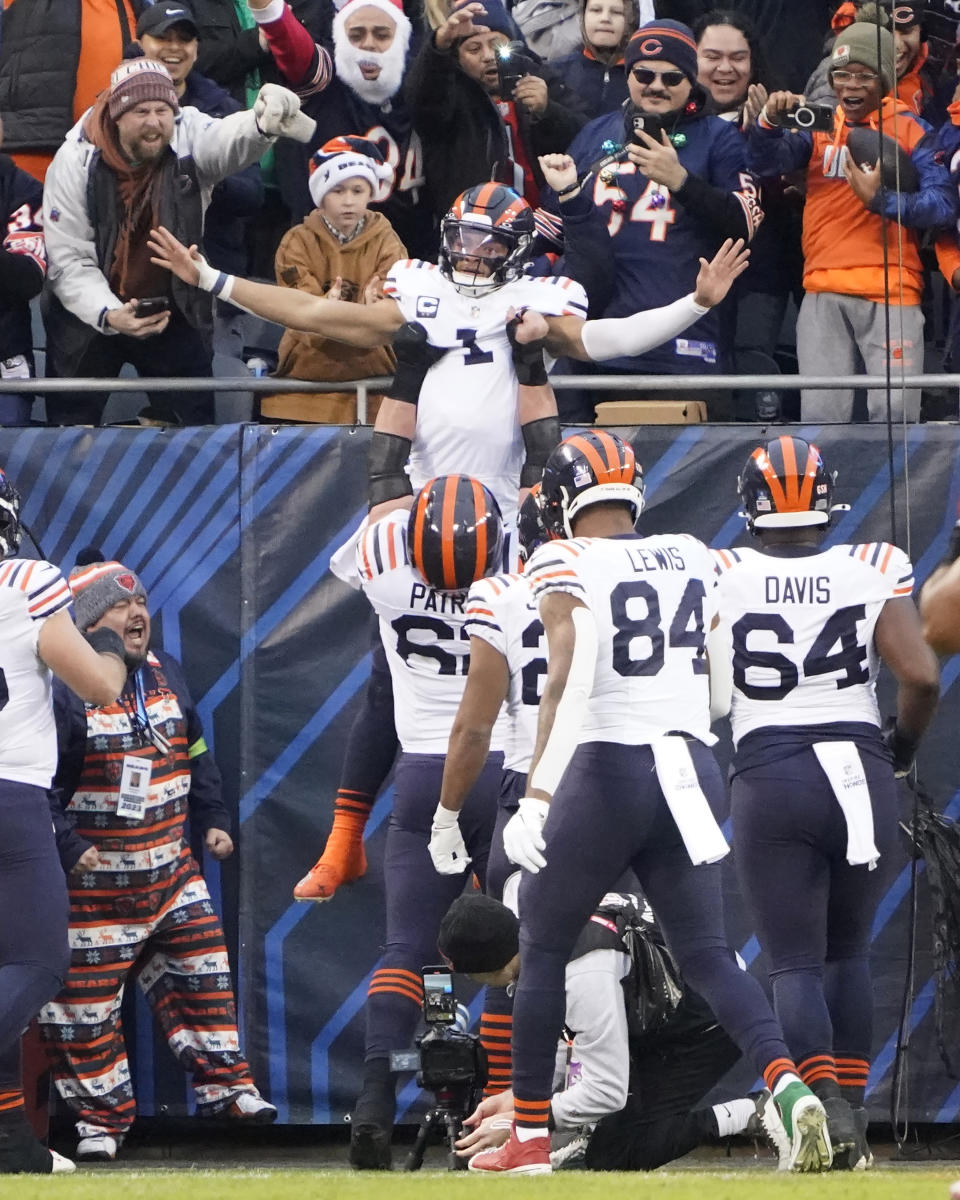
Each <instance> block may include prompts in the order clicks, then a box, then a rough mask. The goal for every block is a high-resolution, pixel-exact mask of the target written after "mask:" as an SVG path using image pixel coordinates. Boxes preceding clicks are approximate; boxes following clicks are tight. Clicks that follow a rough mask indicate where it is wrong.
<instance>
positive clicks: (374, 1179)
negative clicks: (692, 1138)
mask: <svg viewBox="0 0 960 1200" xmlns="http://www.w3.org/2000/svg"><path fill="white" fill-rule="evenodd" d="M958 1176H960V1167H957V1166H954V1167H952V1168H951V1167H947V1168H946V1169H938V1170H924V1169H918V1168H909V1169H906V1170H904V1169H881V1170H875V1171H871V1172H869V1173H867V1174H857V1175H847V1174H830V1175H825V1176H817V1175H808V1176H803V1175H777V1174H776V1173H767V1172H763V1171H747V1172H744V1171H729V1172H724V1171H691V1170H686V1171H676V1172H665V1171H657V1172H655V1173H654V1174H650V1175H640V1174H613V1173H611V1174H604V1175H591V1174H587V1173H585V1172H582V1171H568V1172H562V1173H559V1174H556V1175H553V1176H551V1177H550V1178H537V1179H522V1178H518V1179H478V1178H475V1177H474V1176H472V1175H466V1174H460V1173H459V1172H458V1173H450V1172H446V1171H421V1172H419V1173H417V1174H411V1175H407V1174H402V1173H398V1172H394V1173H391V1174H389V1175H387V1174H380V1173H377V1174H373V1173H371V1174H364V1175H357V1174H356V1173H350V1172H347V1171H339V1170H329V1169H320V1170H296V1171H288V1170H282V1171H281V1170H276V1171H275V1170H262V1169H256V1170H253V1169H252V1170H223V1171H208V1170H189V1169H187V1170H179V1171H169V1170H164V1169H156V1170H153V1169H151V1170H146V1171H121V1170H116V1169H110V1170H100V1171H91V1170H86V1171H82V1172H80V1173H78V1174H77V1175H73V1176H57V1177H50V1176H46V1177H36V1176H31V1177H27V1176H16V1177H14V1176H7V1177H5V1178H3V1179H0V1196H2V1197H8V1196H9V1197H11V1200H247V1198H248V1197H249V1198H250V1200H253V1198H254V1197H256V1198H257V1200H261V1198H267V1197H268V1198H269V1200H449V1198H450V1197H455V1198H456V1200H462V1198H464V1197H467V1196H470V1197H477V1198H478V1200H479V1198H482V1200H494V1198H495V1197H501V1196H503V1195H504V1194H505V1195H506V1196H507V1197H508V1198H513V1197H523V1200H527V1198H531V1200H532V1198H534V1197H535V1198H536V1200H610V1198H611V1197H620V1196H623V1197H630V1198H631V1200H633V1198H634V1197H642V1198H643V1200H648V1198H649V1200H780V1198H781V1197H782V1198H783V1200H806V1198H809V1200H820V1198H821V1197H823V1198H825V1200H948V1195H949V1193H948V1188H949V1185H950V1183H951V1182H952V1181H953V1180H954V1179H956V1178H958Z"/></svg>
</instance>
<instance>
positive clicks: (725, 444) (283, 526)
mask: <svg viewBox="0 0 960 1200" xmlns="http://www.w3.org/2000/svg"><path fill="white" fill-rule="evenodd" d="M623 432H625V433H626V434H627V435H628V436H629V437H631V439H632V440H633V441H634V444H635V446H636V448H637V451H638V455H639V457H640V460H641V461H642V463H643V465H644V468H645V474H646V479H647V511H646V513H645V515H644V518H643V529H645V530H647V531H649V532H651V533H654V532H665V531H669V530H675V529H680V530H685V531H689V532H691V533H694V534H696V535H697V536H699V537H701V538H702V539H703V540H704V541H705V542H707V543H708V544H709V545H711V546H714V547H723V546H728V545H732V544H736V543H737V542H738V541H741V540H743V539H744V538H745V536H746V535H745V534H744V532H743V529H744V527H743V521H742V519H741V518H740V517H739V516H738V507H739V506H738V504H737V497H736V492H735V484H736V477H737V474H738V472H739V470H740V468H741V466H742V465H743V462H744V460H745V459H746V456H747V454H748V452H749V450H750V449H751V448H752V446H753V445H755V444H756V441H757V440H758V436H759V430H757V429H756V428H754V427H749V426H740V427H730V426H727V427H711V426H684V427H679V428H673V427H665V426H652V427H648V428H641V429H631V430H625V431H623ZM777 432H779V430H778V431H777ZM800 432H801V433H802V435H803V436H806V437H809V438H814V439H816V440H817V441H818V443H819V444H820V446H821V447H822V449H823V451H824V454H825V457H826V458H827V460H828V465H829V466H830V467H831V468H833V469H836V470H837V471H838V472H839V487H838V492H837V499H838V500H840V501H843V502H845V503H848V504H850V506H851V508H850V511H849V512H847V513H844V514H842V515H840V516H839V517H838V519H837V521H836V523H835V526H834V528H833V529H832V530H831V532H830V535H829V538H830V541H832V542H836V541H849V542H868V541H877V540H884V539H888V538H889V536H890V496H889V490H888V483H889V479H888V467H887V452H886V432H885V430H884V429H882V428H871V427H867V426H858V427H831V426H825V427H823V428H819V429H818V428H810V429H804V430H801V431H800ZM368 438H369V430H367V429H356V430H355V429H347V428H338V427H333V428H326V427H321V428H312V429H310V428H306V429H301V428H293V427H289V428H282V429H271V428H269V427H266V426H255V425H232V426H221V427H216V428H212V429H186V430H181V431H175V432H166V431H158V430H139V429H138V430H130V429H106V430H92V431H91V430H81V429H65V430H45V429H31V430H0V463H2V464H3V466H4V468H5V469H6V470H7V472H8V474H9V475H10V477H11V478H12V479H13V480H14V482H15V483H16V484H17V486H18V487H19V488H20V489H21V492H22V493H23V495H24V497H25V503H24V515H25V517H26V521H27V523H28V525H29V526H30V528H31V530H32V531H33V533H34V534H35V535H36V536H37V539H38V540H39V542H40V544H41V545H42V548H43V554H44V556H45V557H47V558H49V559H50V560H51V561H53V562H55V563H57V564H58V565H59V566H61V567H62V568H63V569H64V570H65V571H66V570H68V569H69V567H70V566H71V565H72V563H73V561H74V558H75V555H76V552H77V551H78V550H79V549H80V548H81V547H83V546H86V545H90V544H95V545H98V546H100V547H101V548H102V549H103V550H104V551H105V553H106V554H107V555H108V557H116V558H119V559H121V560H123V561H124V562H125V563H127V565H129V566H131V567H132V568H134V569H135V570H136V571H137V572H138V573H139V574H140V576H141V578H142V579H143V580H144V583H145V585H146V587H147V589H148V591H149V593H150V607H151V611H152V613H153V617H154V640H155V643H158V644H162V645H164V646H165V648H166V649H167V650H169V651H170V652H171V653H173V654H174V655H176V656H177V657H178V658H180V659H181V660H182V661H183V662H184V665H185V667H186V673H187V678H188V679H189V681H190V687H191V690H192V693H193V696H194V699H195V700H196V702H197V704H198V707H199V710H200V712H201V715H202V717H203V720H204V723H205V726H206V732H207V740H208V742H209V743H210V744H211V746H212V747H213V749H214V751H215V753H216V756H217V759H218V762H219V764H220V767H221V770H222V772H223V776H224V785H225V789H226V798H227V801H228V804H229V805H230V807H231V809H232V810H233V811H234V812H235V814H236V827H235V835H236V834H237V833H238V834H239V836H238V837H237V843H238V855H237V856H236V858H235V859H234V860H233V861H231V862H229V863H227V864H225V865H224V866H223V867H222V868H221V867H220V866H218V865H217V864H216V863H213V862H211V861H209V860H208V861H207V862H206V863H205V869H206V873H207V876H208V879H209V881H210V883H211V888H212V890H213V893H214V896H215V898H216V899H217V901H218V903H219V904H220V905H221V908H222V911H223V915H224V922H225V926H226V930H227V935H228V942H229V944H230V946H231V953H232V959H233V962H234V966H235V969H236V972H237V976H238V993H239V998H240V1004H241V1025H242V1031H243V1037H244V1046H245V1049H246V1052H247V1055H248V1057H249V1059H250V1062H251V1065H252V1066H253V1069H254V1073H255V1076H256V1078H257V1080H258V1082H259V1084H260V1086H261V1087H262V1089H263V1090H264V1091H265V1092H266V1093H267V1094H268V1095H269V1096H270V1098H271V1099H272V1100H273V1101H274V1103H275V1104H277V1105H278V1107H279V1109H280V1119H281V1121H285V1122H291V1123H311V1122H315V1123H339V1122H341V1121H342V1120H343V1117H344V1114H345V1113H347V1112H349V1110H350V1107H351V1105H352V1102H353V1098H354V1096H355V1095H356V1092H357V1089H358V1086H359V1079H360V1071H361V1066H362V1053H363V1020H362V1009H363V1000H364V995H365V990H366V984H367V981H368V979H369V977H370V975H371V973H372V971H373V970H374V968H375V966H376V964H377V960H378V955H379V947H380V942H381V938H382V932H383V920H382V877H381V862H382V851H383V842H384V836H385V831H386V818H387V816H388V813H389V808H390V792H389V789H388V790H387V792H386V793H385V794H384V795H383V796H382V797H381V799H380V800H379V801H378V803H377V805H376V807H375V809H374V813H373V817H372V820H371V822H370V826H369V831H368V833H369V836H368V842H367V852H368V857H369V860H370V867H369V871H368V873H367V875H366V877H365V878H364V879H363V880H361V881H359V882H358V883H356V884H354V885H352V886H350V887H347V888H344V889H343V890H342V891H341V892H339V893H338V894H337V896H336V898H335V899H334V901H333V902H331V903H329V904H324V905H297V904H295V903H294V902H293V900H292V897H291V889H292V887H293V884H294V883H295V882H296V880H297V879H298V878H299V877H300V876H301V875H302V874H303V873H304V871H305V870H306V869H307V868H308V867H309V866H310V865H311V864H312V862H313V861H314V859H315V857H316V856H317V854H318V853H319V851H320V849H321V848H322V845H323V841H324V838H325V836H326V833H327V830H328V828H329V823H330V819H331V812H332V799H333V795H334V792H335V788H336V782H337V776H338V772H339V766H340V755H341V752H342V747H343V745H344V740H345V737H346V733H347V730H348V728H349V725H350V721H351V719H352V716H353V714H354V712H355V709H356V703H357V698H358V695H359V693H360V691H361V689H362V687H363V685H364V681H365V678H366V671H367V667H368V662H369V658H368V652H369V639H370V622H369V616H368V610H367V606H366V603H365V601H364V600H363V598H362V596H361V595H359V594H358V593H355V592H353V591H351V590H350V589H349V588H347V587H346V586H344V585H343V584H341V583H340V582H339V581H337V580H336V579H335V578H334V577H333V576H331V575H330V573H329V570H328V567H329V561H330V556H331V554H332V553H333V551H334V550H335V549H336V548H337V547H338V546H339V545H340V544H341V542H342V541H343V540H344V539H345V538H346V537H347V536H348V535H349V534H350V533H351V531H352V530H353V529H354V528H355V526H356V525H357V523H358V522H359V520H360V518H361V516H362V514H363V511H364V501H365V491H366V485H365V462H366V446H367V441H368ZM958 449H960V430H958V429H957V428H956V427H953V426H943V425H922V426H919V427H917V428H915V429H913V430H911V431H910V433H909V436H908V439H907V443H906V461H907V467H906V469H905V468H904V449H903V445H902V443H901V441H900V439H899V438H898V445H897V455H896V475H897V480H896V488H895V499H896V511H897V518H898V524H899V529H898V533H899V537H898V540H899V542H900V544H901V545H904V546H905V545H906V542H907V534H906V529H907V513H908V508H909V515H910V532H911V540H910V552H911V556H912V558H913V561H914V564H915V566H916V574H917V580H918V583H919V582H920V581H922V580H923V579H924V578H925V577H926V576H927V575H928V574H929V573H930V571H931V570H932V569H933V567H934V566H935V565H936V564H937V562H938V561H939V559H940V558H941V556H942V554H943V552H944V549H945V547H946V543H947V538H948V536H949V532H950V529H951V528H952V526H953V523H954V520H955V519H956V511H957V499H958V495H960V457H958ZM908 478H909V486H908ZM25 550H26V552H27V553H31V552H32V551H31V549H30V544H29V539H25ZM958 671H960V657H958V658H957V659H954V660H950V661H948V662H947V663H946V664H945V669H944V675H943V689H944V698H943V702H942V707H941V709H940V712H939V714H938V717H937V719H936V724H935V727H934V729H933V731H932V733H931V735H930V736H929V738H928V739H927V742H926V743H925V746H924V749H923V752H922V754H921V759H920V772H921V776H922V779H923V782H924V784H925V786H926V787H927V788H928V790H929V791H930V792H932V793H933V794H934V795H935V796H936V797H937V799H938V802H939V806H940V807H941V808H943V809H946V810H947V811H948V813H949V814H950V815H952V816H955V815H956V814H957V812H958V811H960V790H958V786H960V782H958V774H960V773H958V771H957V767H958V765H960V755H958V751H957V747H956V739H955V732H954V731H955V730H956V728H957V727H958V723H960V720H958V719H960V703H958V696H957V692H958V689H957V688H955V687H954V684H955V682H956V678H957V674H958ZM884 710H885V711H890V691H889V688H885V689H884ZM723 746H724V741H723V739H722V741H721V752H722V753H723V752H724V751H723ZM903 806H904V808H903V812H904V815H905V816H907V815H909V811H910V797H909V793H907V792H906V791H905V792H904V795H903ZM195 840H196V839H195ZM909 857H910V856H909V846H908V844H907V841H906V838H904V839H903V840H902V843H901V846H900V848H899V853H898V861H897V864H896V868H897V869H896V872H895V875H894V880H893V883H892V884H891V886H890V887H889V889H888V891H887V893H886V895H885V896H884V899H883V902H882V904H881V906H880V911H879V913H878V916H877V920H876V923H875V927H874V971H875V999H876V1031H875V1050H876V1062H875V1065H874V1069H873V1073H872V1075H871V1079H870V1087H869V1091H868V1106H869V1109H870V1115H871V1118H872V1119H875V1120H883V1119H885V1118H886V1116H887V1113H888V1108H889V1087H890V1080H891V1072H892V1066H893V1050H894V1046H895V1038H896V1028H897V1023H898V1020H899V1011H900V1004H901V998H902V989H903V977H904V970H905V963H906V951H907V934H908V918H909V882H910V879H909V877H910V871H909ZM727 884H728V887H727V922H728V929H729V932H730V935H731V941H732V944H733V945H734V946H735V947H736V948H737V949H739V950H740V952H741V954H742V955H743V957H744V958H745V959H746V961H747V962H748V964H749V965H750V968H751V969H752V970H753V971H755V972H757V973H758V974H759V975H760V977H761V978H762V977H763V964H762V958H761V957H760V956H758V951H757V944H756V940H755V938H754V937H753V934H752V930H751V929H750V926H749V924H748V922H747V921H746V920H745V918H744V916H743V913H742V911H741V907H740V904H739V900H738V896H737V891H736V884H735V880H734V876H733V871H732V868H730V869H728V874H727ZM928 900H929V898H928V895H927V892H926V888H925V885H924V881H923V876H922V873H921V881H920V933H919V938H918V965H917V985H916V995H915V997H914V1000H913V1005H912V1009H911V1012H910V1017H909V1020H910V1025H911V1028H912V1030H913V1040H912V1044H911V1054H910V1074H909V1089H908V1092H907V1110H906V1111H907V1113H908V1114H909V1116H910V1117H911V1119H913V1120H923V1121H938V1122H954V1121H956V1120H957V1118H958V1111H960V1085H958V1082H957V1080H955V1079H952V1078H949V1077H948V1076H947V1074H946V1072H945V1070H944V1067H943V1065H942V1063H941V1061H940V1057H939V1053H938V1049H937V1044H936V1038H935V1036H934V1007H935V1006H934V989H933V983H932V979H931V944H932V932H931V929H930V917H929V903H928ZM135 990H136V989H134V988H131V989H130V991H131V993H132V992H134V991H135ZM469 996H470V993H468V992H466V991H465V998H469ZM473 1007H474V1008H476V1004H474V1006H473ZM947 1016H948V1017H949V1018H950V1020H951V1028H954V1029H955V1028H956V1017H957V1013H956V1012H955V1011H950V1012H948V1014H947ZM125 1025H126V1029H127V1032H128V1037H129V1039H130V1041H131V1042H132V1043H133V1055H132V1059H133V1070H134V1083H135V1086H136V1090H137V1094H138V1103H139V1109H140V1112H141V1113H143V1114H145V1115H153V1114H157V1113H167V1114H178V1113H185V1112H188V1111H190V1110H191V1109H192V1104H191V1101H190V1096H189V1089H188V1088H187V1087H186V1086H185V1082H184V1079H183V1077H182V1075H181V1074H180V1072H179V1071H178V1070H177V1068H176V1066H175V1064H174V1063H173V1060H172V1058H171V1057H170V1055H169V1053H168V1051H167V1050H166V1047H165V1046H164V1045H163V1044H162V1042H160V1041H158V1039H157V1037H156V1034H155V1032H154V1030H153V1028H152V1024H151V1021H150V1018H149V1014H148V1012H147V1011H146V1009H145V1006H144V1005H143V1001H142V999H140V998H139V997H137V999H136V1002H134V1000H133V999H132V998H130V999H129V1003H128V1008H127V1012H126V1016H125ZM730 1082H731V1085H732V1086H736V1087H737V1088H738V1089H739V1088H740V1087H748V1086H750V1085H751V1083H752V1082H753V1081H752V1080H751V1079H749V1078H747V1076H746V1074H745V1073H743V1072H741V1073H740V1074H739V1075H735V1076H734V1077H733V1078H732V1079H731V1081H730ZM416 1102H417V1092H416V1088H415V1086H414V1085H412V1084H411V1085H409V1086H408V1087H407V1088H405V1089H404V1091H403V1093H402V1105H403V1106H404V1107H406V1106H408V1105H415V1104H416Z"/></svg>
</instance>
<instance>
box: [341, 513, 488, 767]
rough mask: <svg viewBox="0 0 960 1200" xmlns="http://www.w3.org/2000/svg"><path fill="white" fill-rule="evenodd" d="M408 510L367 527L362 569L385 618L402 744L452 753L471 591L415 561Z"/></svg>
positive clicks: (360, 552)
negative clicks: (446, 587)
mask: <svg viewBox="0 0 960 1200" xmlns="http://www.w3.org/2000/svg"><path fill="white" fill-rule="evenodd" d="M408 516H409V514H408V513H406V512H395V513H389V514H388V515H387V516H386V517H384V518H383V520H382V521H377V522H376V523H375V524H373V525H370V526H368V528H367V529H366V530H365V531H364V533H363V536H362V537H361V539H360V542H359V545H358V547H357V569H358V571H359V573H360V579H361V586H362V587H363V590H364V592H365V593H366V595H367V598H368V600H369V601H370V603H371V604H372V605H373V608H374V611H375V612H376V614H377V616H378V617H379V619H380V636H381V638H382V639H383V647H384V650H385V651H386V654H387V662H388V664H389V666H390V677H391V679H392V680H393V710H394V718H395V720H396V726H397V736H398V738H399V739H400V745H401V747H402V748H403V749H404V750H405V751H407V753H410V754H446V752H447V745H448V743H449V741H450V730H451V729H452V728H453V721H454V717H456V715H457V709H458V708H459V706H460V701H461V699H462V698H463V691H464V688H465V687H466V684H467V671H468V670H469V667H470V653H469V651H470V636H469V634H468V633H467V631H466V628H465V624H466V619H467V618H466V601H467V593H466V591H462V592H440V591H437V590H436V588H432V587H430V585H429V584H428V583H424V581H423V579H422V578H421V577H420V574H419V572H417V571H416V570H414V568H413V567H412V566H411V565H410V562H409V558H408V555H407V538H406V530H407V519H408ZM501 748H502V745H501V744H500V743H497V744H496V745H495V746H494V749H501Z"/></svg>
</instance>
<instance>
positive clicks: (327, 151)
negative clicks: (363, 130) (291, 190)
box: [309, 134, 393, 208]
mask: <svg viewBox="0 0 960 1200" xmlns="http://www.w3.org/2000/svg"><path fill="white" fill-rule="evenodd" d="M347 179H364V180H366V182H367V183H369V184H370V195H371V198H372V199H373V200H375V201H376V200H381V199H383V192H384V190H385V187H384V185H385V184H388V183H392V182H393V167H391V166H390V164H389V163H387V162H384V159H383V155H382V154H381V153H380V148H379V147H378V146H377V144H376V143H375V142H371V141H369V140H368V139H367V138H362V137H354V136H352V135H349V134H348V135H344V136H343V137H335V138H331V139H330V141H329V142H324V144H323V145H322V146H321V147H320V149H319V150H318V151H317V152H316V153H315V154H314V155H313V157H312V158H311V159H310V184H309V187H310V196H311V198H312V200H313V202H314V204H315V205H316V206H317V208H319V207H320V202H321V201H322V200H323V198H324V196H325V195H326V194H327V192H329V191H330V189H331V188H335V187H336V186H337V184H338V183H343V182H344V181H345V180H347Z"/></svg>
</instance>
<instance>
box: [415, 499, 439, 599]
mask: <svg viewBox="0 0 960 1200" xmlns="http://www.w3.org/2000/svg"><path fill="white" fill-rule="evenodd" d="M436 482H437V481H436V480H435V479H431V480H430V482H429V483H428V484H427V485H426V487H424V488H422V489H421V490H420V495H419V496H418V497H417V514H416V517H415V518H414V523H413V545H412V547H411V550H412V552H413V565H414V566H415V567H416V568H417V570H418V571H419V572H420V574H421V575H422V576H423V577H424V579H426V577H427V569H426V563H425V562H424V561H423V526H424V522H425V521H426V519H427V497H428V496H429V494H430V489H431V488H432V487H433V485H434V484H435V483H436Z"/></svg>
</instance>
